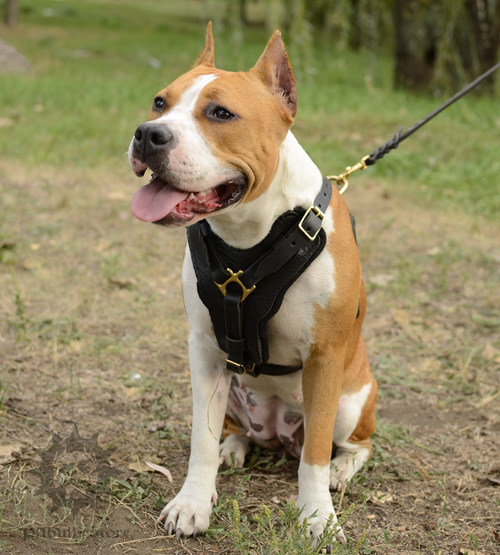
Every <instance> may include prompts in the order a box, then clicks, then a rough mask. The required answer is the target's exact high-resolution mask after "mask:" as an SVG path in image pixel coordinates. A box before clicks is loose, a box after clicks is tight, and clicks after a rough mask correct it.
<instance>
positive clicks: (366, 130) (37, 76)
mask: <svg viewBox="0 0 500 555" xmlns="http://www.w3.org/2000/svg"><path fill="white" fill-rule="evenodd" d="M203 6H204V4H203V3H199V2H196V1H194V0H189V1H187V2H161V3H160V2H152V1H145V2H140V3H139V2H133V1H125V2H107V3H101V2H98V3H97V2H89V1H87V0H82V1H80V2H78V3H74V2H66V1H63V2H61V1H54V0H47V1H46V2H44V3H43V4H42V3H40V2H38V1H36V0H26V1H25V2H23V5H22V15H21V20H22V24H21V25H20V26H19V27H18V29H17V30H15V31H8V32H6V33H5V38H6V40H8V41H10V42H11V43H12V44H14V45H15V46H16V47H17V48H18V49H19V50H20V51H21V52H22V53H23V54H25V55H26V56H27V57H28V58H29V59H30V60H31V61H32V65H33V71H32V72H31V73H30V74H28V75H17V76H16V75H8V76H1V77H0V118H6V119H8V120H11V122H12V127H11V128H7V132H3V133H2V134H1V136H0V152H1V155H0V156H1V157H4V158H8V159H15V160H17V161H18V162H19V164H23V165H26V164H28V165H37V164H40V163H44V164H45V163H47V164H50V165H53V166H58V167H61V166H64V167H75V168H80V167H88V166H94V167H100V166H107V167H108V168H117V167H120V166H122V167H123V165H125V164H126V161H125V160H124V159H123V154H124V153H125V151H126V149H127V146H128V142H129V140H130V137H131V136H132V133H133V131H134V129H135V127H136V126H137V125H138V124H139V123H140V122H142V121H144V120H145V119H146V118H147V113H148V110H149V104H150V101H151V99H152V98H153V96H154V94H155V93H156V92H157V91H158V90H159V89H161V88H163V87H164V86H165V85H166V84H167V83H169V82H170V81H171V80H173V79H175V78H176V77H177V76H178V75H180V74H181V73H184V72H185V71H187V70H188V69H189V68H190V66H191V64H192V61H193V60H194V59H195V57H196V56H197V54H198V53H199V51H200V50H201V47H202V44H203V35H204V28H205V25H206V20H207V19H208V18H209V17H211V18H212V19H214V20H215V21H216V23H217V20H219V23H218V24H217V25H216V29H215V34H216V56H217V64H218V66H219V67H223V68H224V69H229V70H235V69H248V68H249V67H251V66H252V65H253V63H255V61H256V60H257V58H258V56H259V54H260V52H261V51H262V49H263V47H264V45H265V42H266V40H267V38H268V35H269V33H268V31H267V30H266V29H265V28H264V26H263V25H260V26H259V25H254V26H252V27H251V28H250V29H248V30H245V32H244V45H243V47H242V49H241V51H239V50H238V49H237V48H235V45H234V43H233V42H232V39H231V35H230V32H229V30H228V29H224V27H223V25H222V22H221V21H220V19H221V18H220V14H219V13H218V12H216V13H213V14H209V13H206V9H205V8H203ZM261 11H262V6H261ZM284 38H285V41H286V38H287V37H286V36H285V37H284ZM291 61H292V65H293V62H294V60H293V59H292V60H291ZM391 68H392V62H391V60H390V59H388V58H387V57H383V56H381V57H377V56H375V55H373V54H370V53H367V52H362V53H359V54H353V53H350V52H347V51H340V50H339V49H338V48H337V46H336V45H335V43H334V42H329V43H328V42H325V43H324V44H322V45H319V46H318V47H317V49H316V52H315V68H314V73H313V74H312V75H311V76H310V77H309V78H308V79H307V80H303V81H301V82H299V113H298V118H297V122H296V126H295V132H296V134H297V136H298V138H299V140H300V141H301V142H302V144H303V145H304V146H305V148H306V149H307V151H308V152H309V153H310V154H311V156H312V158H313V159H314V160H315V161H316V162H317V163H318V165H319V167H320V168H321V169H322V170H323V171H324V173H327V174H329V173H340V172H341V171H342V170H343V168H344V167H345V166H347V165H352V164H354V163H355V162H356V161H358V160H359V159H360V158H361V157H362V156H363V155H365V154H368V153H370V152H372V151H373V149H374V148H375V147H377V146H379V145H380V144H381V143H382V142H384V141H386V140H388V139H389V138H390V137H391V136H392V135H393V134H394V133H395V132H396V130H397V128H398V126H399V125H400V124H402V125H404V126H405V127H409V126H410V125H412V124H413V123H415V122H416V121H418V120H419V119H421V118H422V117H423V116H424V115H426V114H427V113H428V112H430V111H431V110H432V109H433V108H435V107H436V106H437V105H438V104H439V103H440V102H441V100H442V99H438V98H436V99H431V98H427V97H424V96H413V95H410V94H408V93H405V92H403V91H393V90H391ZM4 131H5V129H4ZM499 148H500V113H499V111H498V100H497V99H491V98H478V97H472V96H471V97H469V98H467V99H462V100H461V101H460V102H459V103H458V104H457V105H455V106H453V107H451V108H449V109H448V110H447V111H446V112H445V113H444V114H441V115H440V116H438V119H437V120H435V121H433V122H431V123H429V124H428V125H427V126H426V127H425V128H424V129H422V130H421V131H419V132H418V133H417V134H416V135H414V136H412V137H411V138H409V139H408V140H407V142H405V143H403V145H401V146H400V148H399V150H398V151H397V152H395V153H391V155H389V156H387V157H386V158H384V160H383V161H380V162H379V163H378V164H377V166H376V167H375V168H371V169H369V170H368V171H367V172H365V174H364V175H362V176H360V177H355V178H353V180H354V182H355V183H356V186H358V187H363V186H364V185H365V184H366V182H367V180H374V179H375V180H379V181H382V182H383V183H384V187H386V188H387V189H394V188H396V189H398V190H399V191H404V193H405V194H407V195H409V196H412V197H415V198H418V199H419V202H428V201H433V202H434V201H436V200H439V201H442V202H443V203H444V204H445V205H447V206H450V207H451V208H452V209H460V210H465V211H467V212H469V213H473V214H478V215H482V216H485V217H487V218H495V216H496V215H497V214H498V210H499V208H500V188H499V187H498V179H497V176H498V172H499V170H500V157H499V156H498V151H499Z"/></svg>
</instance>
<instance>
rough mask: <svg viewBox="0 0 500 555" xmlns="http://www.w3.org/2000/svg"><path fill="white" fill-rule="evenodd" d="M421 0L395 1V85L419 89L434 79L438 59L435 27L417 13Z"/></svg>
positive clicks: (414, 89) (413, 89)
mask: <svg viewBox="0 0 500 555" xmlns="http://www.w3.org/2000/svg"><path fill="white" fill-rule="evenodd" d="M418 4H419V0H395V2H394V24H395V25H394V26H395V41H394V44H395V55H394V60H395V73H394V81H395V85H396V87H403V88H405V89H409V90H412V91H419V90H422V89H425V88H427V87H428V85H429V84H430V82H431V81H432V77H433V73H434V64H435V60H436V40H435V37H434V36H433V30H432V27H431V26H430V25H429V24H428V22H427V21H426V20H425V18H424V19H423V18H422V17H421V16H422V12H421V10H420V13H418V14H417V11H419V10H418Z"/></svg>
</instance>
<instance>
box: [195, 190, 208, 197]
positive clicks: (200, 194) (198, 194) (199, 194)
mask: <svg viewBox="0 0 500 555" xmlns="http://www.w3.org/2000/svg"><path fill="white" fill-rule="evenodd" d="M196 196H197V197H206V196H207V192H206V191H200V192H199V193H196Z"/></svg>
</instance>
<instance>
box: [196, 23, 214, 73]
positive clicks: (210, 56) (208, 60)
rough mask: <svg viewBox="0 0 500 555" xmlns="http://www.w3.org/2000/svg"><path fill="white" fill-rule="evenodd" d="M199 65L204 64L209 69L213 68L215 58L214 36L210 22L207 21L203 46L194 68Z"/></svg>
mask: <svg viewBox="0 0 500 555" xmlns="http://www.w3.org/2000/svg"><path fill="white" fill-rule="evenodd" d="M201 64H206V65H208V66H210V67H215V56H214V36H213V34H212V22H211V21H209V22H208V25H207V34H206V35H205V46H204V47H203V50H202V52H201V54H200V57H199V58H198V60H197V61H196V64H195V66H199V65H201Z"/></svg>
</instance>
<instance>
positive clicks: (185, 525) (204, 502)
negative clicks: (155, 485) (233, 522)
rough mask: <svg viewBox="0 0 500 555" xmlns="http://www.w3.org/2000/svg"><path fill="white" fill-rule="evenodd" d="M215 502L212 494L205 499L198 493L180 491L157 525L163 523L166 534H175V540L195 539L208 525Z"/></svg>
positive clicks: (214, 495) (214, 496) (167, 506)
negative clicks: (183, 538) (190, 537)
mask: <svg viewBox="0 0 500 555" xmlns="http://www.w3.org/2000/svg"><path fill="white" fill-rule="evenodd" d="M216 501H217V494H216V493H215V492H214V493H213V494H212V496H211V497H208V499H207V498H205V497H204V496H202V495H200V494H199V492H194V493H192V494H191V493H188V492H183V491H182V490H181V491H180V492H179V493H178V495H177V496H176V497H174V499H172V501H170V503H168V505H166V506H165V508H164V509H163V511H162V512H161V514H160V516H159V517H158V520H157V521H156V522H157V523H161V522H163V523H164V527H165V530H166V532H167V534H169V535H171V534H175V535H176V537H177V538H181V537H186V538H187V537H189V536H193V537H195V538H196V537H197V536H198V534H199V533H200V532H203V530H206V529H207V528H208V525H209V523H210V515H211V514H212V507H213V505H214V504H215V503H216Z"/></svg>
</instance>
